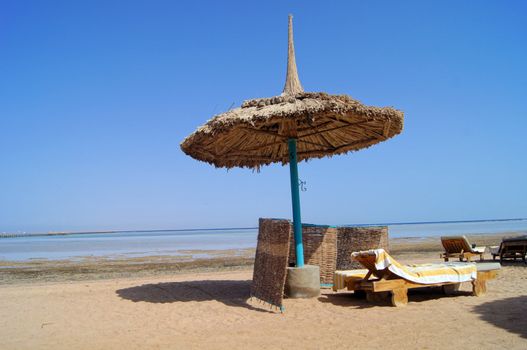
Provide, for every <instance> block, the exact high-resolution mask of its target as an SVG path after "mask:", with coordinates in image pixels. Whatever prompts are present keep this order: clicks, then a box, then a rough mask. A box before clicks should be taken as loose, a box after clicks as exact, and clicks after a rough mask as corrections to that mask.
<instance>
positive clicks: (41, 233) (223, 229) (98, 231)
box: [0, 218, 527, 236]
mask: <svg viewBox="0 0 527 350" xmlns="http://www.w3.org/2000/svg"><path fill="white" fill-rule="evenodd" d="M285 220H290V219H285ZM523 220H527V218H507V219H475V220H444V221H408V222H388V223H374V224H342V225H324V224H320V225H319V226H347V227H350V226H357V227H365V226H366V227H367V226H398V225H425V224H456V223H471V222H472V223H473V222H503V221H523ZM303 224H309V223H303ZM317 226H318V224H317ZM257 228H258V226H251V227H220V228H185V229H146V230H141V229H133V230H132V229H126V230H95V231H86V230H83V231H48V232H0V236H5V235H24V236H40V235H74V234H100V233H127V232H170V231H173V232H183V231H187V232H188V231H191V232H192V231H234V230H253V229H257Z"/></svg>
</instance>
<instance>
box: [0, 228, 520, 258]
mask: <svg viewBox="0 0 527 350" xmlns="http://www.w3.org/2000/svg"><path fill="white" fill-rule="evenodd" d="M387 225H388V227H389V229H388V230H389V236H390V238H402V237H410V238H418V237H433V236H441V235H458V234H492V233H503V232H522V233H527V220H525V219H523V220H508V221H480V222H443V223H396V224H387ZM365 226H367V225H365ZM257 234H258V230H257V228H246V229H213V230H174V231H127V232H112V233H82V234H67V235H49V236H32V235H27V236H21V237H13V238H0V260H8V261H25V260H31V259H50V260H58V259H75V258H86V257H108V258H118V257H141V256H152V255H172V256H177V255H185V254H188V252H185V251H194V252H196V251H198V253H199V251H208V250H227V249H236V250H238V249H246V248H255V247H256V238H257ZM205 255H206V254H205Z"/></svg>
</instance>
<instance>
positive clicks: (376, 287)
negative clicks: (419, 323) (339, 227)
mask: <svg viewBox="0 0 527 350" xmlns="http://www.w3.org/2000/svg"><path fill="white" fill-rule="evenodd" d="M353 259H355V260H357V261H359V262H360V263H361V264H362V265H363V266H364V267H366V268H367V269H368V270H367V272H366V274H364V271H361V270H350V271H342V272H344V273H346V274H347V275H348V276H349V278H344V280H345V282H344V283H345V286H346V287H347V289H348V290H350V291H354V292H364V293H365V294H366V299H367V300H368V301H379V300H381V299H383V298H385V297H386V296H388V295H389V296H390V301H391V304H392V306H404V305H406V304H407V303H408V289H412V288H426V287H438V286H442V287H443V291H444V293H445V294H447V295H448V294H452V293H454V292H456V291H457V290H458V289H459V286H460V283H459V282H437V283H433V284H421V283H415V282H412V281H409V280H406V279H404V278H401V277H400V276H399V275H397V274H395V273H393V272H392V271H390V270H388V268H386V269H383V270H378V269H377V268H376V267H375V254H372V253H371V252H360V255H358V256H354V257H353ZM392 259H393V258H392ZM458 264H459V263H458ZM471 264H472V263H471ZM439 265H441V264H439ZM442 265H445V264H442ZM475 265H476V269H477V277H476V279H474V280H472V281H470V282H471V283H472V294H473V295H475V296H481V295H484V294H485V293H486V291H487V285H486V281H487V280H490V279H493V278H495V277H496V275H497V271H498V270H499V269H500V264H499V263H478V264H475ZM335 274H336V276H335V280H337V279H338V276H337V275H338V274H339V271H336V272H335ZM340 277H341V278H342V276H340ZM334 290H336V288H335V287H334Z"/></svg>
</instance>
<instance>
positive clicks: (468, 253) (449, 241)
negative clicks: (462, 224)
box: [441, 236, 485, 261]
mask: <svg viewBox="0 0 527 350" xmlns="http://www.w3.org/2000/svg"><path fill="white" fill-rule="evenodd" d="M441 244H443V248H445V252H444V253H442V254H441V258H443V259H445V261H448V259H449V258H459V261H463V260H467V261H471V260H472V258H473V257H475V256H478V255H479V259H480V260H483V253H484V252H485V247H472V245H471V244H470V243H469V241H468V239H467V237H465V236H445V237H441Z"/></svg>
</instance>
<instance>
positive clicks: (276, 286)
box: [251, 219, 291, 308]
mask: <svg viewBox="0 0 527 350" xmlns="http://www.w3.org/2000/svg"><path fill="white" fill-rule="evenodd" d="M290 236H291V225H290V223H289V221H288V220H280V219H260V222H259V228H258V244H257V246H256V256H255V259H254V270H253V281H252V284H251V297H254V298H258V299H260V300H262V301H264V302H266V303H269V304H271V305H275V306H277V307H279V308H282V299H283V296H284V286H285V277H286V273H287V259H288V253H289V242H290Z"/></svg>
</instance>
